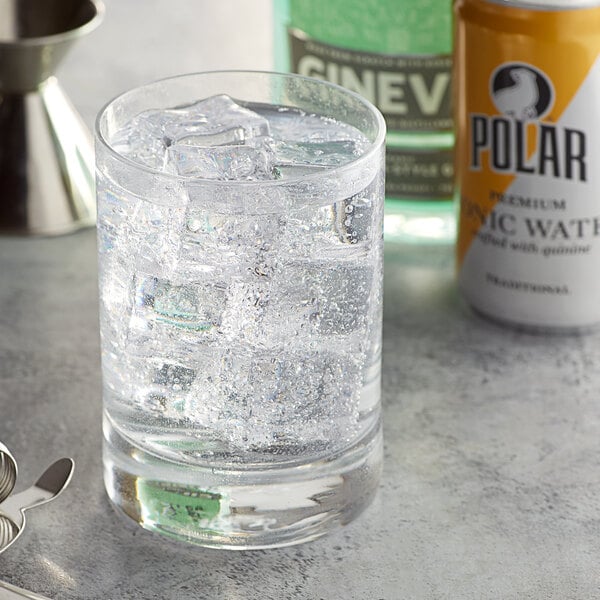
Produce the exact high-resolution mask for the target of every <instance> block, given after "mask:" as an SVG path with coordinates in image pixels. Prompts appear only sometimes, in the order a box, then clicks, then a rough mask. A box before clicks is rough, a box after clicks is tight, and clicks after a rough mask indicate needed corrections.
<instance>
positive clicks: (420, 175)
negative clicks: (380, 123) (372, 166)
mask: <svg viewBox="0 0 600 600" xmlns="http://www.w3.org/2000/svg"><path fill="white" fill-rule="evenodd" d="M453 160H454V154H453V152H452V150H451V149H450V150H448V149H435V150H416V149H411V150H406V149H402V148H395V147H390V146H388V147H387V149H386V156H385V172H386V194H387V195H388V196H392V197H394V196H396V197H399V198H403V199H407V198H415V199H417V200H424V199H427V200H436V199H440V200H442V199H448V198H451V197H452V190H453V181H452V175H453Z"/></svg>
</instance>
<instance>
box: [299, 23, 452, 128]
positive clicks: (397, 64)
mask: <svg viewBox="0 0 600 600" xmlns="http://www.w3.org/2000/svg"><path fill="white" fill-rule="evenodd" d="M288 36H289V41H290V52H291V68H292V71H294V72H295V73H300V74H301V75H307V76H309V77H316V78H318V79H325V80H327V81H330V82H332V83H337V84H339V85H341V86H343V87H345V88H347V89H349V90H352V91H354V92H357V93H359V94H360V95H361V96H364V97H365V98H367V100H370V101H371V102H372V103H373V104H375V105H376V106H377V108H379V110H380V111H381V112H382V113H383V116H384V117H385V120H386V123H387V126H388V129H389V130H398V131H439V130H449V129H451V128H452V117H451V109H450V76H451V75H450V74H451V69H452V58H451V57H450V56H448V55H424V56H420V55H414V56H413V55H389V54H376V53H372V52H362V51H356V50H349V49H346V48H338V47H336V46H331V45H329V44H325V43H323V42H320V41H317V40H313V39H311V38H310V37H308V36H307V35H306V34H305V33H304V32H302V31H300V30H298V29H289V30H288Z"/></svg>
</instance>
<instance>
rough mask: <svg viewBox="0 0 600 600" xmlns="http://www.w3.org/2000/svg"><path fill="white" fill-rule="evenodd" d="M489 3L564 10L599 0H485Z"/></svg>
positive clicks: (589, 4)
mask: <svg viewBox="0 0 600 600" xmlns="http://www.w3.org/2000/svg"><path fill="white" fill-rule="evenodd" d="M487 1H488V2H490V3H491V4H503V5H504V6H516V7H519V8H531V9H535V10H565V9H578V8H589V7H591V6H598V5H600V0H487Z"/></svg>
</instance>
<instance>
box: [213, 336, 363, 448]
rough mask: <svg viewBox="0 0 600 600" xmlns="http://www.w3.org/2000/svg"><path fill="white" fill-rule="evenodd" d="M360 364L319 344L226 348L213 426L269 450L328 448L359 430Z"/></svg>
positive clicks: (244, 444) (231, 437)
mask: <svg viewBox="0 0 600 600" xmlns="http://www.w3.org/2000/svg"><path fill="white" fill-rule="evenodd" d="M360 385H361V367H360V362H359V361H357V360H356V359H355V358H354V357H353V356H352V355H351V354H349V353H336V352H331V351H329V350H325V349H322V348H320V349H319V350H316V351H313V352H310V353H303V352H297V351H294V350H289V351H283V352H281V351H277V352H272V351H265V352H257V351H256V350H252V351H250V350H248V351H246V352H244V351H243V350H242V349H240V347H237V348H236V349H235V350H230V351H228V352H227V353H225V354H224V356H223V358H222V361H221V365H220V368H219V371H218V373H217V374H216V377H215V388H214V389H215V390H216V391H217V394H218V396H217V397H216V398H214V399H213V407H214V410H215V413H214V415H213V423H212V426H213V428H214V429H215V430H217V431H219V432H220V433H221V435H222V437H224V438H226V439H228V441H230V442H231V443H232V444H233V445H235V446H237V447H241V448H244V449H250V450H253V451H257V452H260V451H264V452H277V451H278V449H280V450H281V451H282V452H286V451H289V449H290V448H293V447H299V446H302V447H303V448H304V450H306V447H307V446H308V447H311V446H313V447H314V448H315V449H317V448H318V449H320V450H322V449H324V448H325V447H327V445H328V444H330V443H339V441H340V439H347V438H348V437H349V436H351V435H352V433H353V432H354V431H355V429H356V427H357V422H358V399H359V395H360Z"/></svg>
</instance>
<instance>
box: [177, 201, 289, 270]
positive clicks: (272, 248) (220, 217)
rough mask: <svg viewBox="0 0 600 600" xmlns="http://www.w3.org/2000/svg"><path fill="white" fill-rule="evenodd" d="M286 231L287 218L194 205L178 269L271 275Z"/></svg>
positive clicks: (186, 226) (191, 207)
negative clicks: (233, 212)
mask: <svg viewBox="0 0 600 600" xmlns="http://www.w3.org/2000/svg"><path fill="white" fill-rule="evenodd" d="M284 229H285V216H284V215H277V214H264V215H262V214H261V215H244V214H237V213H236V214H224V213H220V212H216V211H215V209H214V208H213V209H210V208H208V209H205V208H203V207H198V206H197V205H196V204H195V203H193V202H191V203H190V205H189V208H188V213H187V218H186V225H185V232H184V235H183V244H182V251H181V256H180V264H179V269H181V270H187V271H188V272H210V271H211V270H214V269H215V268H218V269H222V268H223V269H227V270H228V272H229V273H230V274H231V273H232V272H233V271H235V272H237V273H238V274H241V273H254V274H256V275H257V276H269V274H270V273H271V272H272V270H273V265H272V263H273V261H274V260H275V257H276V256H277V242H278V240H279V239H280V238H281V236H282V235H283V230H284Z"/></svg>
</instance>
